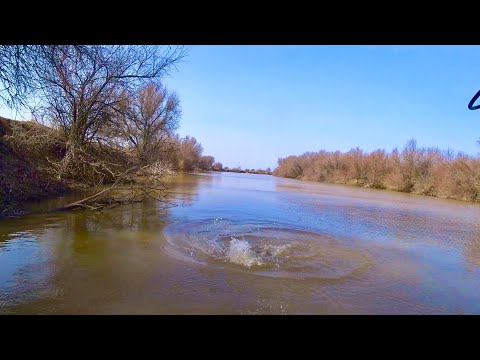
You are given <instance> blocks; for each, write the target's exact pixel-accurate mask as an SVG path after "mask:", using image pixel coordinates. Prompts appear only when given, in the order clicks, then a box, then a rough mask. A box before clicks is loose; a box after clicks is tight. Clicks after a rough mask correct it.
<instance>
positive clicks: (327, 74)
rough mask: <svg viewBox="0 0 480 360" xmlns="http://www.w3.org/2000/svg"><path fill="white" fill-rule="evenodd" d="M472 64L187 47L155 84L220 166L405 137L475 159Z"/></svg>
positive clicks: (326, 49) (429, 56)
mask: <svg viewBox="0 0 480 360" xmlns="http://www.w3.org/2000/svg"><path fill="white" fill-rule="evenodd" d="M479 64H480V46H191V47H190V48H189V55H188V57H187V58H186V59H185V60H184V62H183V63H181V64H180V65H179V67H178V71H173V72H172V74H171V75H170V77H168V78H167V79H166V80H165V82H166V84H167V86H168V87H169V88H170V89H171V90H175V91H176V92H177V93H178V95H179V97H180V100H181V103H182V108H183V117H182V120H181V127H180V129H179V132H180V135H181V136H185V135H193V136H194V137H196V138H197V139H198V140H199V141H200V142H201V143H202V145H203V147H204V149H205V151H204V153H205V154H211V155H213V156H215V158H216V160H218V161H220V162H222V163H223V165H224V166H230V167H234V166H242V167H243V168H252V167H254V168H266V167H271V168H272V169H273V168H274V167H275V166H276V163H277V159H278V158H279V157H285V156H287V155H292V154H301V153H303V152H306V151H316V150H320V149H326V150H341V151H348V150H349V149H351V148H352V147H356V146H359V147H361V148H363V149H365V150H367V151H371V150H374V149H377V148H384V149H386V150H388V151H391V150H392V149H393V148H394V147H399V148H401V147H402V146H403V145H404V144H405V143H406V142H407V140H408V139H410V138H415V139H417V142H418V145H419V146H438V147H440V148H444V149H446V148H451V149H453V150H454V151H464V152H466V153H468V154H472V155H474V154H477V153H478V152H479V151H480V146H479V145H478V144H477V142H476V141H477V140H478V139H479V138H480V110H477V111H470V110H468V109H467V104H468V102H469V100H470V99H471V97H472V96H473V95H474V94H475V92H476V91H477V90H478V89H480V77H478V75H477V72H478V66H479ZM0 114H4V115H7V113H6V112H5V111H3V110H1V109H0Z"/></svg>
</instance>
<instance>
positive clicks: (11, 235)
mask: <svg viewBox="0 0 480 360" xmlns="http://www.w3.org/2000/svg"><path fill="white" fill-rule="evenodd" d="M166 182H167V186H168V187H169V191H168V195H167V196H166V199H168V200H169V201H170V202H173V203H174V204H176V206H172V205H169V204H167V203H159V202H156V201H153V200H152V201H147V202H145V203H137V204H134V205H125V206H118V207H116V208H114V209H111V210H108V211H105V212H103V213H98V212H91V211H76V212H66V213H47V210H48V209H52V208H55V207H57V206H59V205H60V204H65V203H66V202H68V201H71V200H72V199H73V198H74V197H72V196H70V197H65V198H58V199H54V200H49V201H43V202H41V203H39V204H34V205H32V210H34V211H35V214H32V215H27V216H24V217H20V218H12V219H4V220H1V221H0V314H480V206H479V205H475V204H469V203H463V202H459V201H450V200H442V199H436V198H430V197H425V196H416V195H410V194H401V193H394V192H389V191H381V190H368V189H360V188H355V187H349V186H342V185H329V184H320V183H313V182H306V181H299V180H290V179H282V178H276V177H273V176H267V175H253V174H236V173H208V174H180V175H177V176H175V177H172V178H169V179H167V180H166Z"/></svg>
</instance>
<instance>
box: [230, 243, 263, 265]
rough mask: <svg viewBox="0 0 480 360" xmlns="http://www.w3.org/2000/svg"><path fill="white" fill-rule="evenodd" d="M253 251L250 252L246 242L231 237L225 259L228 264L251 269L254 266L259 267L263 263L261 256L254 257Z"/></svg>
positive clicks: (250, 248)
mask: <svg viewBox="0 0 480 360" xmlns="http://www.w3.org/2000/svg"><path fill="white" fill-rule="evenodd" d="M256 255H257V254H256V253H255V251H253V250H252V247H251V246H250V244H249V243H248V241H246V240H239V239H236V238H234V237H232V240H231V241H230V247H229V249H228V252H227V257H228V259H229V260H230V262H232V263H235V264H239V265H243V266H247V267H252V266H254V265H257V266H260V265H263V264H264V262H263V260H262V258H261V256H256Z"/></svg>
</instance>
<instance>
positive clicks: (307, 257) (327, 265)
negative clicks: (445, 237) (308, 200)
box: [165, 219, 371, 280]
mask: <svg viewBox="0 0 480 360" xmlns="http://www.w3.org/2000/svg"><path fill="white" fill-rule="evenodd" d="M165 236H166V239H167V243H166V244H167V245H166V251H167V253H168V254H170V255H171V256H175V257H177V258H179V259H182V260H186V261H192V262H196V263H200V264H204V265H209V266H223V267H225V266H229V267H231V268H232V270H237V271H248V272H249V273H253V274H256V275H261V276H270V277H282V278H300V279H305V278H318V279H330V280H335V279H343V278H346V277H349V276H352V275H353V274H354V273H358V272H360V271H362V270H364V269H366V268H368V267H369V265H370V264H371V260H370V258H369V257H368V256H367V255H366V254H364V253H363V252H361V251H359V250H358V249H354V248H351V247H348V246H347V245H345V244H342V243H341V242H340V241H338V239H334V238H332V237H329V236H326V235H321V234H317V233H313V232H309V231H303V230H295V229H291V228H287V227H283V226H279V225H278V224H271V223H258V222H255V223H254V222H246V223H245V222H244V223H239V222H234V221H229V220H227V219H213V220H206V221H199V222H189V223H181V224H180V223H179V224H170V225H169V226H167V228H166V229H165Z"/></svg>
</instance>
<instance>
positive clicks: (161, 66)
mask: <svg viewBox="0 0 480 360" xmlns="http://www.w3.org/2000/svg"><path fill="white" fill-rule="evenodd" d="M38 52H39V53H40V56H38V58H37V59H36V60H35V61H34V63H33V67H32V68H33V73H34V86H33V89H34V94H35V96H36V97H37V98H38V99H39V104H38V105H37V106H35V108H34V115H35V116H36V117H37V118H38V119H41V120H43V121H45V122H47V123H51V124H53V125H55V126H58V127H59V128H60V129H61V130H62V132H63V134H64V137H65V143H66V154H65V156H64V158H63V159H62V161H61V164H58V169H59V176H62V175H63V174H65V173H69V170H71V171H70V172H73V173H75V172H76V171H77V169H76V168H77V165H78V164H82V165H85V164H88V165H91V166H90V168H91V169H95V170H98V169H100V168H102V167H103V168H105V166H104V165H105V164H99V163H98V162H97V163H94V162H93V161H92V159H91V157H90V156H87V154H86V152H85V149H86V147H87V145H90V144H92V143H94V142H95V143H101V142H102V141H104V140H105V139H106V137H105V136H103V135H105V129H106V128H107V127H108V126H110V127H112V123H114V122H115V121H116V120H117V119H119V118H120V116H119V115H122V109H123V108H122V104H124V103H125V99H126V98H127V96H128V94H132V93H136V92H137V91H138V89H139V88H141V87H142V86H144V85H145V84H146V83H159V82H160V80H161V78H162V77H163V76H164V75H165V74H166V73H168V71H169V70H170V69H171V68H172V67H173V66H175V64H176V63H177V62H178V61H179V60H180V59H181V58H182V57H183V56H184V55H185V51H184V49H183V48H182V47H167V48H163V47H159V46H101V45H93V46H72V45H52V46H43V47H41V48H40V49H39V50H38ZM113 126H114V125H113ZM107 140H108V139H107ZM72 167H73V169H72ZM104 170H106V169H103V170H102V171H103V172H105V171H104ZM107 172H108V171H107Z"/></svg>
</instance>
